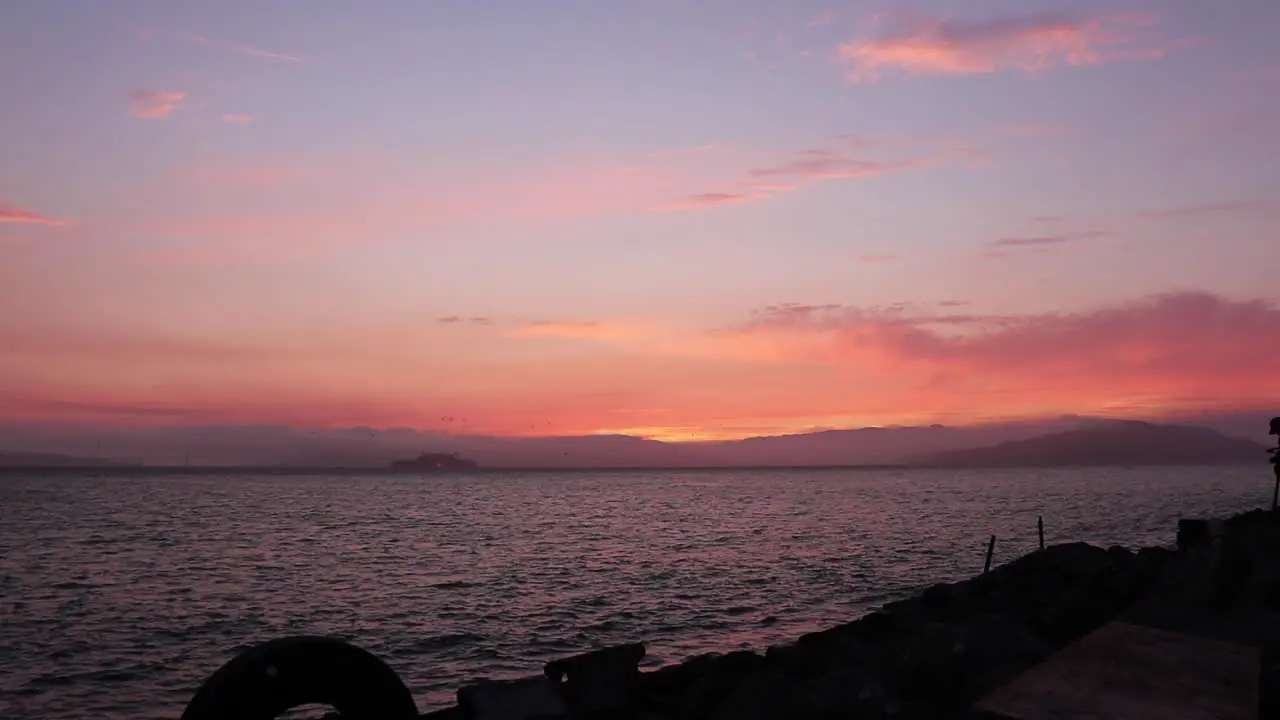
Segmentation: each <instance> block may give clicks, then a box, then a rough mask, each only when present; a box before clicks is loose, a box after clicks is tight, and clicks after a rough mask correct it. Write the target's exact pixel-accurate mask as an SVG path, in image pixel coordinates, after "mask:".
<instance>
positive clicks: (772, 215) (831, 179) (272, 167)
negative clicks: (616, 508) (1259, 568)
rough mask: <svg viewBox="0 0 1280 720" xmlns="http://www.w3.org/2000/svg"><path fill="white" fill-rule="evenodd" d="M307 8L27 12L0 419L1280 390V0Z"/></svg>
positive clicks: (2, 302) (15, 99)
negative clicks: (1247, 2)
mask: <svg viewBox="0 0 1280 720" xmlns="http://www.w3.org/2000/svg"><path fill="white" fill-rule="evenodd" d="M287 7H289V6H287V5H285V4H279V5H271V6H262V5H254V4H247V3H246V4H232V5H226V4H221V3H213V2H200V3H188V4H184V5H183V6H181V7H179V6H154V5H145V6H144V5H143V4H122V5H113V6H112V7H110V8H107V7H105V6H96V5H92V4H87V3H86V4H84V5H75V4H70V5H57V6H55V5H54V4H33V5H30V6H24V7H22V8H15V10H14V11H13V12H11V13H9V14H8V15H9V17H10V18H11V21H10V22H8V23H5V24H4V26H3V27H0V68H8V70H7V71H6V70H0V96H2V97H4V98H6V103H5V105H4V107H3V108H0V122H2V124H3V127H4V128H5V133H4V135H3V136H0V423H4V424H24V423H37V422H86V423H98V424H103V425H140V424H159V425H166V424H218V423H225V424H254V423H263V424H287V425H295V426H298V427H344V426H373V427H413V428H417V429H422V430H434V431H441V432H454V433H475V434H488V435H502V436H508V435H509V436H531V435H532V436H537V435H591V434H605V433H627V434H636V435H640V436H644V437H651V438H655V439H665V440H672V441H697V440H716V439H737V438H741V437H749V436H755V435H772V434H787V433H794V432H803V431H808V430H813V429H818V428H839V427H861V426H869V425H920V424H931V423H934V422H943V423H946V424H972V423H975V422H980V421H983V420H992V419H1003V418H1008V419H1025V418H1037V417H1049V416H1058V415H1065V414H1082V415H1088V414H1107V415H1112V416H1117V417H1141V418H1159V417H1165V416H1169V415H1175V414H1180V413H1187V412H1197V411H1201V410H1214V411H1218V410H1223V411H1230V410H1245V409H1247V410H1253V409H1260V408H1266V407H1267V406H1268V404H1271V405H1274V404H1276V403H1280V373H1277V372H1276V368H1277V363H1280V359H1278V358H1280V289H1278V288H1277V286H1276V284H1275V277H1276V273H1277V271H1278V270H1280V237H1278V233H1277V220H1278V219H1280V176H1277V175H1276V173H1275V172H1274V168H1275V167H1276V166H1277V164H1280V143H1277V142H1275V138H1276V135H1277V133H1278V132H1280V53H1278V52H1276V51H1275V50H1274V47H1273V45H1274V43H1273V42H1272V38H1271V35H1272V32H1271V30H1269V28H1273V27H1275V26H1276V22H1280V8H1267V7H1257V8H1251V9H1250V11H1249V12H1236V13H1232V12H1226V11H1223V10H1222V9H1221V8H1219V9H1216V10H1215V9H1214V8H1211V7H1207V6H1204V5H1203V4H1197V3H1193V2H1190V0H1180V1H1178V2H1172V3H1170V2H1155V0H1139V1H1137V2H1133V3H1130V4H1128V5H1126V6H1124V7H1119V6H1115V5H1114V4H1113V3H1104V2H1101V1H1100V0H1099V1H1097V2H1095V1H1093V0H1089V1H1088V2H1083V3H1074V4H1072V5H1071V10H1070V11H1067V10H1066V9H1065V5H1062V6H1055V5H1053V4H1050V3H1045V2H1038V1H1037V2H1033V3H1030V4H1028V3H1026V2H1015V1H1014V0H984V1H983V2H979V3H960V2H958V1H957V0H927V1H926V2H924V3H920V4H918V5H917V7H916V10H915V12H913V13H904V12H901V11H892V12H886V9H887V8H888V4H887V3H885V4H881V5H876V4H871V3H861V2H855V3H842V4H828V3H821V2H810V1H808V0H805V1H803V2H783V1H782V0H766V1H764V2H759V3H754V4H751V5H750V6H741V5H739V4H728V3H708V4H703V5H693V6H691V5H689V4H688V3H686V2H678V1H677V0H657V1H656V2H653V3H647V4H643V5H641V4H634V5H613V6H609V7H607V8H596V9H591V10H587V9H583V8H577V7H572V6H570V5H561V6H554V7H542V8H538V9H535V8H532V7H530V6H528V5H526V4H522V3H514V2H510V1H503V0H488V1H487V2H482V3H477V4H475V5H468V6H466V7H448V8H446V7H428V6H425V5H424V6H420V7H419V6H413V7H406V6H403V5H396V4H392V3H385V4H384V3H371V4H368V5H367V6H362V7H361V8H359V9H357V8H355V7H353V6H350V5H349V4H343V3H338V2H327V1H324V0H321V1H317V2H313V3H309V4H308V5H307V14H306V16H305V18H306V20H305V22H301V21H300V20H299V18H300V17H301V16H299V15H298V14H296V13H290V12H289V11H288V10H287V9H286V8H287ZM496 17H501V18H503V20H502V22H501V23H498V22H496V21H495V20H494V19H493V18H496ZM33 66H39V67H40V68H41V72H40V73H39V78H36V77H35V75H33V74H32V71H31V68H32V67H33Z"/></svg>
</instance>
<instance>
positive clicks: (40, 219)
mask: <svg viewBox="0 0 1280 720" xmlns="http://www.w3.org/2000/svg"><path fill="white" fill-rule="evenodd" d="M0 223H22V224H27V225H53V226H59V225H66V224H67V221H66V220H56V219H54V218H51V217H45V216H44V215H41V214H40V213H38V212H36V211H34V210H28V209H26V208H20V207H15V206H13V205H4V204H0Z"/></svg>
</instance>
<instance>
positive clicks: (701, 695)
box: [640, 650, 765, 718]
mask: <svg viewBox="0 0 1280 720" xmlns="http://www.w3.org/2000/svg"><path fill="white" fill-rule="evenodd" d="M764 662H765V659H764V658H763V657H761V656H760V655H758V654H756V653H754V652H750V651H747V650H739V651H736V652H731V653H728V654H725V655H721V654H718V653H709V654H705V655H698V656H695V657H692V658H689V659H688V660H685V661H684V662H682V663H680V664H678V665H670V666H667V667H664V668H659V669H658V670H655V671H653V672H648V673H644V674H643V675H642V677H641V695H642V696H643V697H642V699H641V701H640V704H641V706H642V707H643V708H644V709H646V710H652V711H657V712H662V713H667V714H669V715H671V716H673V717H679V718H691V717H705V716H706V714H707V713H709V712H711V710H713V709H714V708H715V705H716V704H717V703H718V702H719V700H720V699H721V698H722V697H723V696H724V694H725V693H727V692H729V691H730V690H731V689H732V688H733V687H734V686H735V685H736V684H737V683H738V682H741V680H742V679H743V678H745V677H746V676H748V675H750V674H751V673H752V672H754V671H755V670H757V669H759V668H760V667H761V666H763V665H764ZM691 708H694V710H691ZM699 713H700V714H699Z"/></svg>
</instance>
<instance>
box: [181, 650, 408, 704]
mask: <svg viewBox="0 0 1280 720" xmlns="http://www.w3.org/2000/svg"><path fill="white" fill-rule="evenodd" d="M312 703H317V704H324V705H329V706H331V707H332V708H333V709H335V710H337V711H338V712H339V713H340V714H341V715H342V718H343V720H418V708H417V706H416V705H415V704H414V702H413V695H412V693H410V692H409V689H408V688H407V687H405V685H404V683H403V682H401V681H400V677H399V676H398V675H396V673H395V671H394V670H392V669H391V668H390V666H388V665H387V664H386V663H384V662H383V661H382V660H379V659H378V658H377V656H375V655H373V654H372V653H370V652H368V651H366V650H362V649H360V648H358V647H356V646H355V645H352V644H350V643H347V642H345V641H342V640H338V639H335V638H326V637H311V636H299V637H287V638H281V639H279V640H270V641H268V642H265V643H262V644H261V645H256V646H254V647H251V648H249V649H248V650H245V651H244V652H242V653H240V654H239V655H237V656H235V657H234V658H232V659H231V660H229V661H228V662H227V664H225V665H223V666H222V667H221V668H219V669H218V671H217V672H215V673H214V674H213V675H211V676H210V677H209V679H208V680H206V681H205V683H204V685H202V686H201V687H200V690H199V691H198V692H196V695H195V697H193V698H192V699H191V702H190V703H188V704H187V708H186V710H184V711H183V712H182V720H272V719H273V718H275V717H277V716H278V715H280V713H283V712H284V711H286V710H290V709H292V708H296V707H298V706H300V705H308V704H312Z"/></svg>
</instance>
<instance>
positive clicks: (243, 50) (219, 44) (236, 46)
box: [186, 35, 302, 63]
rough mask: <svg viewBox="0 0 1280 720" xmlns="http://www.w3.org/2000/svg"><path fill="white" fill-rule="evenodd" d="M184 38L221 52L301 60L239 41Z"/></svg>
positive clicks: (274, 58)
mask: <svg viewBox="0 0 1280 720" xmlns="http://www.w3.org/2000/svg"><path fill="white" fill-rule="evenodd" d="M186 39H187V41H188V42H193V43H196V44H197V45H204V46H205V47H211V48H214V49H216V50H222V51H223V52H229V53H237V54H240V55H249V56H252V57H260V58H265V59H267V60H280V61H282V62H291V63H298V62H302V58H300V57H298V56H296V55H287V54H285V53H281V52H272V51H270V50H263V49H261V48H256V47H254V46H252V45H243V44H240V43H232V42H223V41H220V40H213V39H210V38H207V37H205V36H203V35H188V36H187V37H186Z"/></svg>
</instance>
